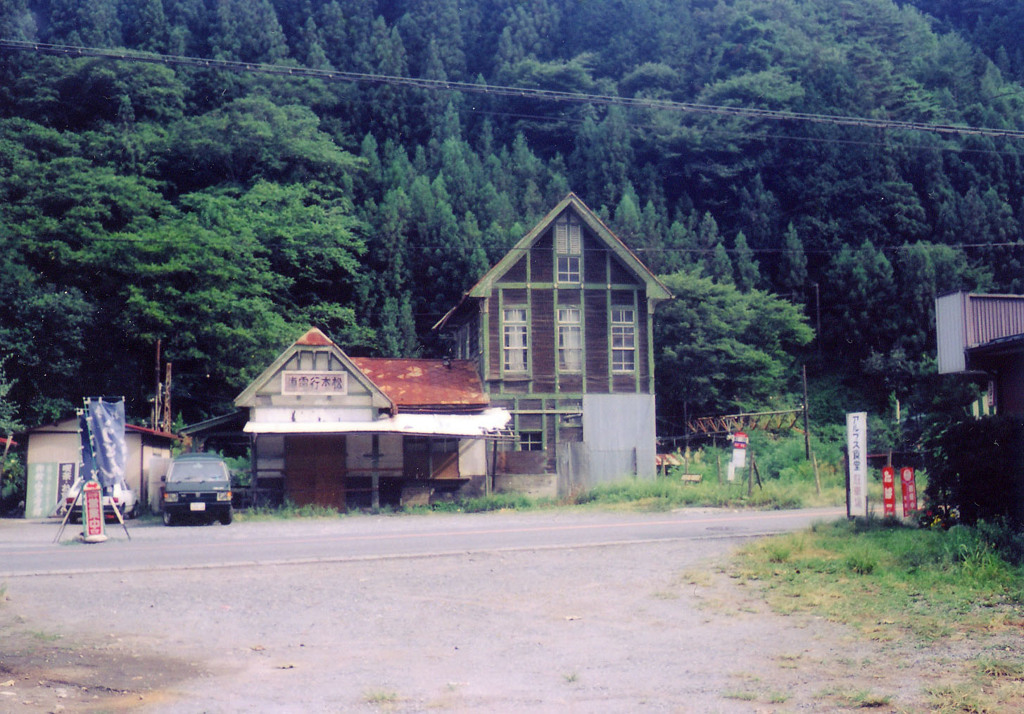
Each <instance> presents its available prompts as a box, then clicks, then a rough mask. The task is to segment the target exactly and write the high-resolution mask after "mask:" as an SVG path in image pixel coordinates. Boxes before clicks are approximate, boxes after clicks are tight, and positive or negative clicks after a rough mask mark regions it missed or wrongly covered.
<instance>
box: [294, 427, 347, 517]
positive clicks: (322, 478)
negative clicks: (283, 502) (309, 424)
mask: <svg viewBox="0 0 1024 714" xmlns="http://www.w3.org/2000/svg"><path fill="white" fill-rule="evenodd" d="M285 484H286V486H285V496H286V497H287V498H288V499H290V500H291V501H292V503H294V504H295V505H296V506H310V505H315V506H327V507H329V508H337V509H338V510H345V435H344V434H293V435H289V436H288V437H287V438H286V439H285Z"/></svg>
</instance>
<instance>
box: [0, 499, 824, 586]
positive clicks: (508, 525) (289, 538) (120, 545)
mask: <svg viewBox="0 0 1024 714" xmlns="http://www.w3.org/2000/svg"><path fill="white" fill-rule="evenodd" d="M843 514H844V511H843V510H842V509H837V508H829V509H805V510H793V511H723V510H720V509H683V510H679V511H673V512H668V513H656V514H632V513H630V514H627V513H610V512H581V511H532V512H526V513H503V514H493V513H491V514H451V515H438V514H434V515H429V516H408V515H401V516H353V517H347V518H338V519H313V520H303V519H296V520H293V521H289V522H288V523H287V527H286V528H283V527H282V522H281V521H275V520H270V521H254V522H245V521H244V520H243V521H236V522H235V523H233V524H232V525H230V526H221V525H218V524H214V525H209V526H178V527H166V526H164V525H163V524H161V523H159V522H152V521H148V522H137V521H129V522H128V523H127V524H126V529H127V532H126V529H125V528H122V527H121V525H120V524H118V523H113V524H108V525H107V528H106V531H107V535H108V540H107V541H106V542H104V543H97V544H85V543H82V542H80V540H79V538H78V536H79V534H80V532H81V526H75V525H71V524H68V525H67V526H66V527H65V529H64V530H63V533H61V534H60V536H61V537H60V539H59V540H57V541H56V542H55V538H57V536H58V534H59V531H60V522H59V521H53V520H44V521H24V520H0V578H11V577H18V576H26V575H60V574H80V573H104V572H108V573H111V572H112V573H117V572H133V571H152V570H162V569H163V570H174V569H182V568H222V567H239V566H246V565H261V566H266V565H274V564H315V563H330V562H345V561H359V560H372V559H382V558H414V557H424V556H436V555H446V554H464V553H475V552H503V551H516V550H537V549H548V548H550V549H557V548H581V547H596V546H603V545H622V544H638V543H647V542H659V541H674V540H693V539H708V538H716V539H740V538H749V537H755V536H760V535H767V534H772V533H780V532H786V531H792V530H796V529H799V528H803V527H806V526H808V525H809V524H811V523H813V522H814V521H817V520H830V519H834V518H838V517H840V516H841V515H843Z"/></svg>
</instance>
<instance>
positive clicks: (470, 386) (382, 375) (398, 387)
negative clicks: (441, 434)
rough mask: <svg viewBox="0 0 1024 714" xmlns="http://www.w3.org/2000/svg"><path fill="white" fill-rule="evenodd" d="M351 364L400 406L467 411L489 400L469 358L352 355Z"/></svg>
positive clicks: (485, 404) (486, 404) (489, 401)
mask: <svg viewBox="0 0 1024 714" xmlns="http://www.w3.org/2000/svg"><path fill="white" fill-rule="evenodd" d="M352 363H353V364H355V366H356V367H358V368H359V370H360V371H361V372H362V373H363V374H365V375H366V376H367V378H369V379H370V381H371V382H373V383H374V384H375V385H377V387H378V388H379V389H380V390H381V391H382V392H384V394H386V395H387V396H388V398H389V399H391V401H393V402H394V403H395V405H396V406H397V407H398V408H399V409H406V410H410V409H416V408H427V407H429V408H431V409H433V410H437V409H445V410H449V411H454V410H466V411H468V410H475V409H483V408H485V407H487V406H489V405H490V403H491V400H490V398H489V397H488V396H487V394H486V393H484V389H483V384H482V383H481V382H480V376H479V375H478V374H477V372H476V365H475V363H474V362H470V361H468V360H439V359H391V358H379V357H353V358H352Z"/></svg>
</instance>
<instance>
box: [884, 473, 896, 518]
mask: <svg viewBox="0 0 1024 714" xmlns="http://www.w3.org/2000/svg"><path fill="white" fill-rule="evenodd" d="M882 503H883V504H884V506H885V513H884V515H886V516H893V517H895V516H896V469H894V468H893V467H892V466H885V467H883V468H882Z"/></svg>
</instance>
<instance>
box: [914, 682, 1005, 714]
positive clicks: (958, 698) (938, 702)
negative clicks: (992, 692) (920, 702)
mask: <svg viewBox="0 0 1024 714" xmlns="http://www.w3.org/2000/svg"><path fill="white" fill-rule="evenodd" d="M928 695H929V697H930V700H931V701H930V704H931V711H933V712H936V713H937V714H955V713H956V712H966V713H968V714H985V713H986V712H992V711H998V709H996V708H993V705H994V704H995V701H994V699H993V698H992V697H990V696H988V695H986V694H985V693H984V692H982V691H980V690H979V689H978V688H977V687H974V686H972V685H967V684H958V685H944V686H941V687H934V688H931V689H929V690H928Z"/></svg>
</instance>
